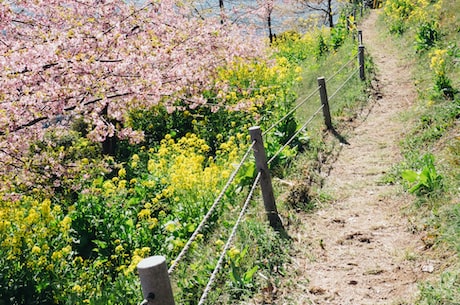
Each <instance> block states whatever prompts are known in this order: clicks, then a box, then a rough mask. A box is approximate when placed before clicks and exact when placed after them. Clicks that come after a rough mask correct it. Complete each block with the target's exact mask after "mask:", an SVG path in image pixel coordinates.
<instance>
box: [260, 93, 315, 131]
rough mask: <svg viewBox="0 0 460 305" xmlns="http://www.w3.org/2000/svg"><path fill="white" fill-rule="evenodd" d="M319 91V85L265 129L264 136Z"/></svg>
mask: <svg viewBox="0 0 460 305" xmlns="http://www.w3.org/2000/svg"><path fill="white" fill-rule="evenodd" d="M318 91H319V87H318V88H316V89H315V90H314V91H313V92H312V93H310V94H309V95H308V96H307V97H305V98H304V99H303V101H301V102H300V103H298V104H297V105H296V106H295V107H294V108H292V109H291V110H290V111H289V112H288V113H287V114H286V115H285V116H283V117H282V118H281V119H279V120H278V121H276V122H275V123H273V124H272V126H270V127H269V128H268V129H267V130H265V132H263V133H262V135H263V136H265V135H266V134H267V133H268V132H270V131H271V130H272V129H273V128H275V127H276V126H278V124H279V123H281V122H282V121H284V120H285V119H286V118H287V117H288V116H290V115H291V114H292V113H293V112H294V111H296V110H297V109H299V108H300V106H302V105H303V104H305V103H306V102H307V101H308V100H309V99H310V98H311V97H312V96H313V95H314V94H315V93H317V92H318Z"/></svg>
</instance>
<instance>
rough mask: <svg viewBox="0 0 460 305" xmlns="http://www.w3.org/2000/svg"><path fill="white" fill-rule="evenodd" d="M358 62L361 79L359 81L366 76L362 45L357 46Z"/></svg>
mask: <svg viewBox="0 0 460 305" xmlns="http://www.w3.org/2000/svg"><path fill="white" fill-rule="evenodd" d="M358 62H359V77H360V78H361V80H365V79H366V75H364V46H363V45H359V51H358Z"/></svg>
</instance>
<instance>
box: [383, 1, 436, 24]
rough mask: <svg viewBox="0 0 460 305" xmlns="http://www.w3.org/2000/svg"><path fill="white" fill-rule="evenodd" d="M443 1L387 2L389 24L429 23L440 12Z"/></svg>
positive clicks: (386, 12) (386, 13) (386, 11)
mask: <svg viewBox="0 0 460 305" xmlns="http://www.w3.org/2000/svg"><path fill="white" fill-rule="evenodd" d="M441 6H442V0H438V1H429V0H387V1H386V2H385V7H384V12H385V15H386V18H387V20H388V21H389V22H398V21H403V22H406V21H409V22H413V23H419V22H423V21H428V20H430V19H431V18H433V17H434V16H435V15H436V13H437V12H439V11H440V9H441Z"/></svg>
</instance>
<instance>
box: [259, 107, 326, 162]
mask: <svg viewBox="0 0 460 305" xmlns="http://www.w3.org/2000/svg"><path fill="white" fill-rule="evenodd" d="M323 107H324V105H321V106H320V107H319V108H318V110H316V111H315V113H313V115H312V116H311V117H310V118H309V119H308V121H307V122H305V124H303V125H302V127H300V128H299V130H297V131H296V133H295V134H294V135H293V136H292V137H291V138H290V139H289V140H288V141H287V142H286V144H284V145H283V146H282V147H281V148H280V149H278V151H277V152H276V153H275V154H274V155H273V157H271V158H270V160H268V161H267V164H270V163H271V162H272V161H273V160H275V158H276V157H277V156H278V155H279V154H280V153H281V152H282V151H283V150H284V149H285V148H286V147H287V146H288V145H289V144H291V142H292V141H294V139H295V137H297V135H298V134H299V133H301V132H302V130H304V129H305V128H306V127H307V126H308V124H310V123H311V121H312V120H313V119H314V118H315V116H316V115H317V114H318V113H319V111H320V110H321V109H323Z"/></svg>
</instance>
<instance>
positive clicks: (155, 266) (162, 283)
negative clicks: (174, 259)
mask: <svg viewBox="0 0 460 305" xmlns="http://www.w3.org/2000/svg"><path fill="white" fill-rule="evenodd" d="M137 271H138V272H139V278H140V281H141V286H142V294H143V295H144V299H145V300H146V301H147V302H146V303H145V301H144V302H143V304H148V305H175V303H174V296H173V292H172V288H171V282H170V281H169V275H168V267H167V266H166V259H165V257H164V256H150V257H147V258H144V259H143V260H141V261H140V262H139V264H137Z"/></svg>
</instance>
